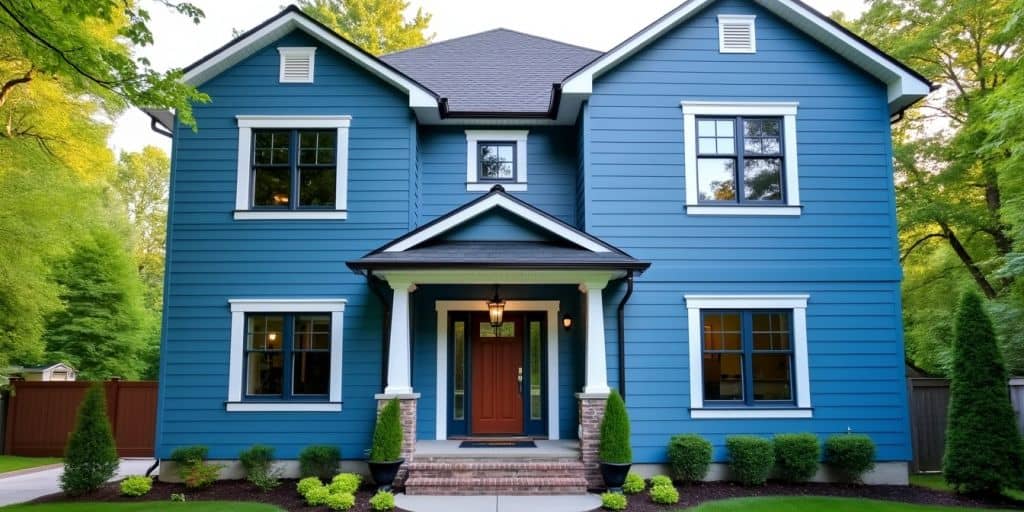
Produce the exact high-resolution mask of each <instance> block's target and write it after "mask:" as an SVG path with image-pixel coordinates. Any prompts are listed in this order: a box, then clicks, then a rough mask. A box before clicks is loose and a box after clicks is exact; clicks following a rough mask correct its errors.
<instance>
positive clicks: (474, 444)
mask: <svg viewBox="0 0 1024 512" xmlns="http://www.w3.org/2000/svg"><path fill="white" fill-rule="evenodd" d="M536 447H537V445H536V444H535V443H534V442H533V441H501V440H494V441H463V442H462V444H460V445H459V448H536Z"/></svg>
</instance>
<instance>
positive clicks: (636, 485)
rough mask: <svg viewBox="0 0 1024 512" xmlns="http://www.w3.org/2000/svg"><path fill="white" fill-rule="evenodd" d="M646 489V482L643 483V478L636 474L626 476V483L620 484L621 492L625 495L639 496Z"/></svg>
mask: <svg viewBox="0 0 1024 512" xmlns="http://www.w3.org/2000/svg"><path fill="white" fill-rule="evenodd" d="M646 488H647V482H645V481H644V477H642V476H640V475H638V474H636V473H629V474H628V475H626V481H625V482H623V484H622V492H624V493H626V494H639V493H641V492H643V490H644V489H646Z"/></svg>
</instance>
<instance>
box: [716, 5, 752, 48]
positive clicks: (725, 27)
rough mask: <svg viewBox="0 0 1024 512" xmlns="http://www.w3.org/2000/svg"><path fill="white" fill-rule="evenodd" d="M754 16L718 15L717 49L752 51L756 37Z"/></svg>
mask: <svg viewBox="0 0 1024 512" xmlns="http://www.w3.org/2000/svg"><path fill="white" fill-rule="evenodd" d="M755 18H756V16H748V15H738V14H721V15H719V16H718V51H719V52H721V53H754V52H756V51H757V37H756V35H755V33H754V19H755Z"/></svg>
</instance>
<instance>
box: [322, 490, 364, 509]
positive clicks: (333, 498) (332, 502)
mask: <svg viewBox="0 0 1024 512" xmlns="http://www.w3.org/2000/svg"><path fill="white" fill-rule="evenodd" d="M323 504H324V505H327V508H329V509H331V510H348V509H350V508H352V507H354V506H355V504H356V497H355V496H353V495H352V494H349V493H347V492H340V493H334V494H330V495H328V496H327V499H326V500H324V503H323Z"/></svg>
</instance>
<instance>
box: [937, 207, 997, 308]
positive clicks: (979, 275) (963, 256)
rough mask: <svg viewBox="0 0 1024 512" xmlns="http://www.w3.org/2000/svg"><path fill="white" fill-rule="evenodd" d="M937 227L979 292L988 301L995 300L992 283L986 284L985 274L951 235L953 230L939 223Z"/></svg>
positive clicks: (953, 235) (957, 239) (958, 240)
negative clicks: (983, 293) (940, 229)
mask: <svg viewBox="0 0 1024 512" xmlns="http://www.w3.org/2000/svg"><path fill="white" fill-rule="evenodd" d="M939 226H940V227H941V228H942V232H943V233H944V234H945V235H946V240H948V241H949V246H950V247H952V248H953V252H955V253H956V255H957V257H959V258H960V261H962V262H963V264H964V266H966V267H967V271H968V272H970V274H971V277H972V278H974V281H975V282H976V283H978V286H979V287H980V288H981V291H983V292H985V297H988V298H989V299H994V298H996V296H998V295H999V294H998V292H996V289H995V288H994V287H993V286H992V283H989V282H988V279H987V278H986V277H985V274H984V273H983V272H982V271H981V269H980V268H978V264H977V263H975V261H974V258H972V257H971V254H970V253H968V252H967V248H966V247H964V246H963V244H961V243H960V239H959V238H957V236H956V234H955V233H953V230H952V229H950V228H949V224H946V223H945V222H939Z"/></svg>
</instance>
